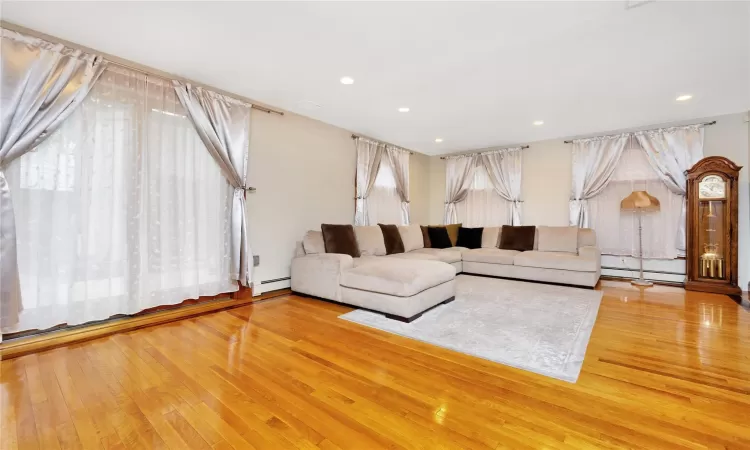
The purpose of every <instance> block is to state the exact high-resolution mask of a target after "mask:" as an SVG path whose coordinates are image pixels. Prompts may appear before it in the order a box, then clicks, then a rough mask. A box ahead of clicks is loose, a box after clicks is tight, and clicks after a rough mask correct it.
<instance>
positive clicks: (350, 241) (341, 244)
mask: <svg viewBox="0 0 750 450" xmlns="http://www.w3.org/2000/svg"><path fill="white" fill-rule="evenodd" d="M320 229H321V230H322V231H323V243H324V244H325V246H326V253H341V254H343V255H349V256H351V257H352V258H359V245H357V237H356V236H355V235H354V227H353V226H351V225H330V224H326V223H324V224H323V225H321V226H320Z"/></svg>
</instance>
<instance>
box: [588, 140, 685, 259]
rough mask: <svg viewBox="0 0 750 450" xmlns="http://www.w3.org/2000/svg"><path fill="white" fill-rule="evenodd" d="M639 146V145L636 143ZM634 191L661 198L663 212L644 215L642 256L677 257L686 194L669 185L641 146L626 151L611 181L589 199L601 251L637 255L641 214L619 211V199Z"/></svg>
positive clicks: (651, 257) (593, 224)
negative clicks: (671, 189)
mask: <svg viewBox="0 0 750 450" xmlns="http://www.w3.org/2000/svg"><path fill="white" fill-rule="evenodd" d="M636 145H637V144H636ZM634 190H645V191H647V192H648V193H649V194H651V195H653V196H654V197H656V198H658V199H659V203H660V204H661V208H660V211H658V212H653V213H644V214H643V257H644V258H649V259H675V258H677V257H678V256H682V255H680V252H678V250H677V239H676V237H677V230H678V226H679V221H680V214H681V212H682V207H683V197H682V196H681V195H677V194H675V193H673V192H672V191H670V190H669V188H667V186H666V185H665V184H664V182H663V181H661V179H660V178H659V176H658V175H657V173H656V172H655V171H654V169H653V168H652V167H651V165H650V163H649V162H648V159H647V157H646V154H645V153H644V151H643V150H642V149H640V148H628V149H626V150H624V151H623V154H622V157H621V158H620V162H619V163H618V165H617V168H616V169H615V172H614V174H613V176H612V179H611V181H610V182H609V184H608V185H607V187H606V188H604V191H602V193H601V194H599V195H597V196H596V197H594V198H592V199H590V200H589V209H590V213H591V223H592V228H593V229H594V230H596V235H597V240H598V243H599V247H600V248H601V251H602V254H606V255H617V256H638V216H637V215H636V214H635V213H631V212H624V211H620V201H621V200H622V199H624V198H625V197H627V196H628V195H629V194H630V193H631V192H633V191H634Z"/></svg>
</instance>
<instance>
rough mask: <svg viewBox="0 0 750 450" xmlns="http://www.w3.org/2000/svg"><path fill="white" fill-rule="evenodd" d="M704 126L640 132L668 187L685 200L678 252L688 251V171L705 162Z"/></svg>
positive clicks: (648, 153)
mask: <svg viewBox="0 0 750 450" xmlns="http://www.w3.org/2000/svg"><path fill="white" fill-rule="evenodd" d="M703 129H704V125H703V124H697V125H688V126H684V127H672V128H661V129H657V130H648V131H639V132H636V133H635V134H634V135H635V138H636V139H637V140H638V143H639V144H640V145H641V146H642V147H643V150H644V152H645V153H646V157H647V158H648V161H649V163H651V167H652V168H653V169H654V171H655V172H656V173H657V174H658V175H659V177H660V178H661V180H662V181H663V182H664V184H665V185H666V186H667V187H668V188H669V189H670V190H671V191H672V192H674V193H675V194H679V195H681V196H682V197H683V201H682V220H681V221H680V228H679V229H678V230H677V233H676V234H675V242H676V245H677V248H679V249H680V250H681V251H682V252H683V253H684V252H685V249H686V244H687V242H686V234H685V233H686V227H687V204H686V201H685V194H686V189H687V179H686V177H685V171H686V170H688V169H690V168H691V167H693V166H694V165H695V163H697V162H698V161H700V160H701V159H702V158H703Z"/></svg>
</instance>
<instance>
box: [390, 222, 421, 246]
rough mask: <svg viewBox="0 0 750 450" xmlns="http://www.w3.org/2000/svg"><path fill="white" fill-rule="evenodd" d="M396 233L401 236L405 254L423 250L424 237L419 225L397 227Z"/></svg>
mask: <svg viewBox="0 0 750 450" xmlns="http://www.w3.org/2000/svg"><path fill="white" fill-rule="evenodd" d="M398 232H399V234H400V235H401V242H403V244H404V251H405V252H410V251H412V250H419V249H420V248H424V236H423V235H422V228H421V227H420V226H419V225H402V226H399V227H398ZM428 239H429V238H428ZM386 250H387V249H386Z"/></svg>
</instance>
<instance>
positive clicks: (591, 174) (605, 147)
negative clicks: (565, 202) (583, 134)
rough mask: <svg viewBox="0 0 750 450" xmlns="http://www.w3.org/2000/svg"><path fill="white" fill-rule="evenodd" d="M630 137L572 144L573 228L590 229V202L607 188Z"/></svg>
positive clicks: (580, 141) (593, 139)
mask: <svg viewBox="0 0 750 450" xmlns="http://www.w3.org/2000/svg"><path fill="white" fill-rule="evenodd" d="M629 137H630V135H629V134H621V135H617V136H603V137H597V138H591V139H576V140H574V141H573V180H572V181H573V183H572V184H573V186H572V190H571V193H570V225H571V226H578V227H582V228H588V227H589V205H588V199H590V198H591V197H593V196H595V195H598V194H599V193H600V192H601V191H602V190H603V189H604V188H605V187H607V183H609V180H610V178H612V173H614V171H615V168H616V167H617V163H618V162H619V161H620V156H622V151H623V150H624V149H625V145H626V144H627V143H628V139H629Z"/></svg>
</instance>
